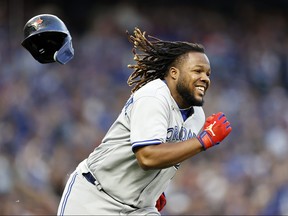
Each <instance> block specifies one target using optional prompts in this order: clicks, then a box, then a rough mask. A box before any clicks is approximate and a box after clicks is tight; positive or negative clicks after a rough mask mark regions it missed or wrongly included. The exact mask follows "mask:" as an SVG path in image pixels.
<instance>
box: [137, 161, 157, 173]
mask: <svg viewBox="0 0 288 216" xmlns="http://www.w3.org/2000/svg"><path fill="white" fill-rule="evenodd" d="M138 164H139V166H140V167H141V168H142V169H143V170H144V171H148V170H152V169H155V167H154V166H153V165H152V164H151V163H150V162H149V160H145V159H144V160H138Z"/></svg>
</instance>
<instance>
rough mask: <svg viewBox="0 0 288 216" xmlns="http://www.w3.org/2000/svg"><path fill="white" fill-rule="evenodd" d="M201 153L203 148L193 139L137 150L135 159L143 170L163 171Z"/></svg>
mask: <svg viewBox="0 0 288 216" xmlns="http://www.w3.org/2000/svg"><path fill="white" fill-rule="evenodd" d="M201 151H203V147H202V145H201V143H200V142H199V140H198V139H197V138H196V137H195V138H192V139H189V140H186V141H182V142H177V143H162V144H159V145H149V146H144V147H141V148H138V149H137V150H136V158H137V160H138V163H139V165H140V166H141V167H142V168H143V169H144V170H149V169H163V168H167V167H171V166H174V165H176V164H178V163H180V162H182V161H184V160H186V159H188V158H190V157H192V156H194V155H196V154H198V153H199V152H201Z"/></svg>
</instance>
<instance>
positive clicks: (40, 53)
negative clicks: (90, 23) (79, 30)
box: [21, 14, 74, 64]
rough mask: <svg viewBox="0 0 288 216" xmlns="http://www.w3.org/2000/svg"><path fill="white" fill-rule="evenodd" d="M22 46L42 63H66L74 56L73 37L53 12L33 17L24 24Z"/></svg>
mask: <svg viewBox="0 0 288 216" xmlns="http://www.w3.org/2000/svg"><path fill="white" fill-rule="evenodd" d="M23 31H24V40H23V41H22V43H21V44H22V46H23V47H24V48H26V49H27V50H28V51H29V52H30V53H31V55H32V56H33V57H34V58H35V59H36V60H37V61H39V62H40V63H43V64H44V63H51V62H56V61H57V62H59V63H61V64H66V63H67V62H68V61H70V60H71V59H72V58H73V56H74V49H73V46H72V37H71V35H70V33H69V31H68V29H67V27H66V25H65V24H64V22H63V21H62V20H60V19H59V18H58V17H57V16H55V15H51V14H40V15H37V16H34V17H33V18H31V19H30V20H29V21H28V22H27V23H26V24H25V26H24V30H23Z"/></svg>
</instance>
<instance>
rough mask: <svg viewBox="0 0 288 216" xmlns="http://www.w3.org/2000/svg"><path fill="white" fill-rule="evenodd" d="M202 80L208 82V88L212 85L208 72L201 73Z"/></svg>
mask: <svg viewBox="0 0 288 216" xmlns="http://www.w3.org/2000/svg"><path fill="white" fill-rule="evenodd" d="M200 80H201V81H202V82H204V83H206V85H207V88H208V87H209V85H210V77H209V76H208V75H207V74H206V73H202V74H201V78H200Z"/></svg>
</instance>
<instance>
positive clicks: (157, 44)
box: [126, 27, 204, 93]
mask: <svg viewBox="0 0 288 216" xmlns="http://www.w3.org/2000/svg"><path fill="white" fill-rule="evenodd" d="M126 33H127V35H128V40H129V41H130V42H131V43H133V44H134V47H133V49H132V52H133V54H134V61H136V64H135V65H128V68H131V69H134V71H133V72H132V73H131V75H130V76H129V78H128V80H127V84H128V85H129V86H132V85H135V86H134V87H133V88H132V90H131V92H132V93H133V92H135V91H137V90H138V89H140V88H141V87H142V86H144V85H145V84H147V83H148V82H150V81H152V80H155V79H157V78H160V79H164V77H165V76H166V73H167V71H168V69H169V67H170V66H171V65H172V64H173V63H174V62H176V61H177V60H178V59H179V57H181V56H182V55H184V54H186V53H188V52H201V53H204V47H203V46H202V45H201V44H197V43H189V42H184V41H175V42H172V41H162V40H160V39H158V38H156V37H152V36H149V35H148V38H150V39H152V40H148V39H147V38H146V37H145V34H146V32H145V31H144V32H141V31H140V29H139V28H137V27H136V28H135V30H134V35H130V34H129V33H128V31H126ZM137 50H138V51H140V52H141V54H138V53H137Z"/></svg>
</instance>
